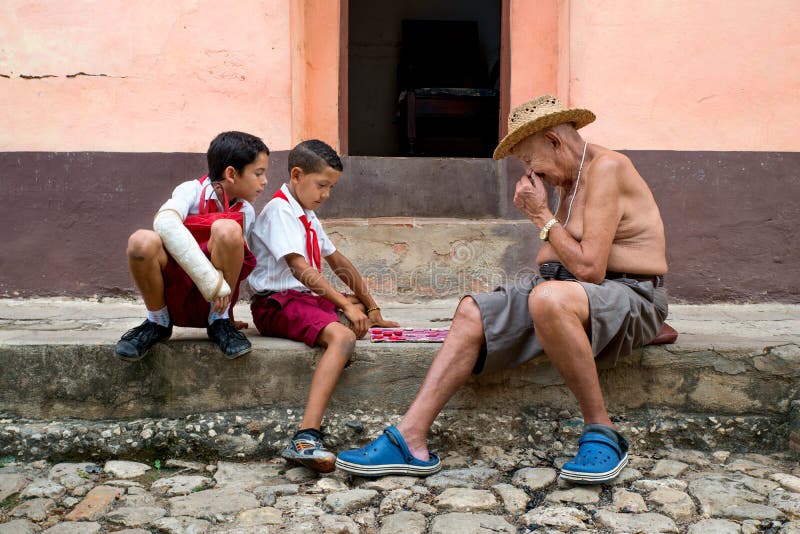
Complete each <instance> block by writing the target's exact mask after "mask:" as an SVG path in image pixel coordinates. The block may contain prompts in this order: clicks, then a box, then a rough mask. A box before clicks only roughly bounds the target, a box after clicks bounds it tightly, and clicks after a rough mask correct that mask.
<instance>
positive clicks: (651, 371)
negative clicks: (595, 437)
mask: <svg viewBox="0 0 800 534" xmlns="http://www.w3.org/2000/svg"><path fill="white" fill-rule="evenodd" d="M209 349H210V344H209V343H207V342H198V341H177V340H176V341H172V342H170V343H169V344H160V345H157V346H156V347H155V348H154V349H153V352H152V354H150V355H149V356H148V357H147V358H145V359H144V360H142V361H140V362H136V363H125V362H121V361H119V360H117V359H116V358H115V357H114V356H113V345H111V344H72V345H54V344H44V345H33V344H29V345H15V344H0V368H2V369H3V373H2V375H0V411H3V412H7V413H10V414H14V415H17V416H22V417H33V418H39V419H45V418H63V417H81V418H85V419H105V418H115V419H122V418H130V417H180V416H185V415H187V414H191V413H197V412H214V411H220V410H236V409H251V408H260V407H276V408H280V407H285V406H293V405H294V406H300V405H302V404H303V403H304V402H305V396H306V392H307V389H308V386H309V382H310V378H311V374H312V369H313V366H314V364H315V362H316V360H317V358H318V356H319V354H320V351H319V350H312V349H309V348H307V347H305V346H303V345H301V344H297V343H289V342H285V341H281V342H277V343H274V344H270V343H267V344H264V343H259V344H258V345H257V346H256V347H255V349H254V351H253V352H252V353H251V354H250V355H248V356H246V357H243V358H240V359H237V360H234V361H228V360H225V359H224V358H222V357H221V356H220V355H219V354H218V353H217V351H215V350H209ZM437 350H438V345H435V344H372V343H368V342H359V344H358V347H357V350H356V354H355V357H354V359H353V362H352V363H351V365H350V366H349V367H348V368H347V369H346V370H345V372H344V373H343V376H342V379H341V381H340V383H339V385H338V386H337V389H336V391H335V393H334V397H333V401H332V407H334V408H337V409H341V410H358V409H370V408H381V409H384V410H386V411H387V412H391V411H401V410H404V409H405V408H406V407H407V406H408V404H409V403H410V402H411V400H412V399H413V397H414V395H415V394H416V391H417V389H418V388H419V386H420V384H421V383H422V380H423V378H424V376H425V373H426V371H427V369H428V367H429V365H430V361H431V360H432V359H433V357H434V355H435V353H436V351H437ZM798 358H800V347H798V345H796V344H791V343H790V344H786V345H780V346H777V347H759V346H755V347H750V348H747V347H742V346H738V347H736V348H730V349H720V348H718V349H716V350H709V349H698V348H696V347H681V345H672V346H660V347H647V348H645V349H641V350H637V351H634V352H633V353H631V354H630V355H628V356H626V357H623V358H622V359H621V361H620V362H619V364H618V365H617V366H616V367H614V368H610V369H602V364H603V361H602V360H599V361H598V364H599V366H600V367H601V370H600V377H601V384H602V386H603V389H604V394H605V396H606V399H607V403H608V406H609V409H610V410H611V411H612V412H618V411H623V410H636V409H644V408H654V409H655V408H659V409H673V410H679V411H683V412H687V413H692V412H695V413H709V414H717V415H732V416H736V415H738V414H742V413H747V414H759V415H766V416H770V417H782V418H783V419H784V420H786V419H787V418H788V417H789V412H790V408H791V402H792V401H794V400H797V399H798V398H800V380H797V378H798V376H800V367H798V366H797V364H796V361H800V360H798ZM448 406H449V407H451V408H454V409H476V410H481V411H485V412H493V411H503V410H506V409H507V407H508V406H517V407H519V408H520V409H528V408H537V407H556V406H558V407H575V401H574V398H573V397H572V395H571V394H570V392H569V391H568V390H567V388H566V387H565V386H564V385H563V381H562V380H561V378H560V376H559V375H558V373H557V372H556V371H555V369H554V368H553V366H552V365H550V363H549V362H548V361H547V359H546V358H545V357H541V358H538V359H537V360H535V361H533V362H530V363H529V364H527V365H525V366H523V367H522V368H520V369H516V370H512V371H507V372H502V373H495V374H491V375H486V376H481V377H476V378H474V379H472V380H471V381H470V382H469V383H468V385H467V386H466V387H465V388H464V389H463V390H462V391H461V392H459V394H457V395H456V396H455V397H454V398H453V399H452V400H451V402H450V403H449V405H448Z"/></svg>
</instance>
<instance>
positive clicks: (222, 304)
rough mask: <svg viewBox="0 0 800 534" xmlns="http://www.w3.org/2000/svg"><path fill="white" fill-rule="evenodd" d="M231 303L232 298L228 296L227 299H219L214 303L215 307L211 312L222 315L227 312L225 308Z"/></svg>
mask: <svg viewBox="0 0 800 534" xmlns="http://www.w3.org/2000/svg"><path fill="white" fill-rule="evenodd" d="M230 303H231V296H230V295H228V296H227V297H217V298H215V299H214V301H213V307H212V308H211V311H213V312H215V313H222V312H224V311H225V308H227V307H228V304H230Z"/></svg>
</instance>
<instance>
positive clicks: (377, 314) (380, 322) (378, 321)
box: [369, 310, 400, 328]
mask: <svg viewBox="0 0 800 534" xmlns="http://www.w3.org/2000/svg"><path fill="white" fill-rule="evenodd" d="M369 325H370V326H379V327H381V328H397V327H398V326H400V323H398V322H397V321H387V320H386V319H384V318H383V316H382V315H381V311H380V310H375V311H372V312H370V314H369Z"/></svg>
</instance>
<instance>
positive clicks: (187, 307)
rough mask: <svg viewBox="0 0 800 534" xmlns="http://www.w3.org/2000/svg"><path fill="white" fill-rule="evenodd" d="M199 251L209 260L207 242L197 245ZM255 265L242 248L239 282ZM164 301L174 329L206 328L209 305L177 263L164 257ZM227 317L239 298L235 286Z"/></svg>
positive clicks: (171, 258) (231, 313) (250, 254)
mask: <svg viewBox="0 0 800 534" xmlns="http://www.w3.org/2000/svg"><path fill="white" fill-rule="evenodd" d="M198 244H199V245H200V250H202V251H203V254H205V255H206V257H207V258H209V259H211V254H209V252H208V242H207V241H206V242H203V243H198ZM255 266H256V257H255V256H254V255H253V253H252V252H250V249H249V248H247V245H245V246H244V262H243V263H242V272H240V273H239V282H241V281H242V280H244V279H245V278H247V275H249V274H250V273H251V272H252V271H253V269H254V268H255ZM162 274H163V276H164V298H165V300H166V302H167V309H168V310H169V316H170V318H171V319H172V322H173V323H174V324H175V326H191V327H196V328H205V327H206V326H208V312H209V311H210V306H211V305H210V304H209V303H208V302H207V301H206V299H205V297H203V294H202V293H200V290H199V289H198V288H197V286H196V285H194V281H193V280H192V279H191V278H189V275H188V274H186V271H184V270H183V269H182V268H181V266H180V265H178V262H176V261H175V259H174V258H173V257H172V256H170V255H169V254H167V266H166V267H164V271H163V273H162ZM232 289H233V294H232V295H231V307H230V317H231V319H233V305H234V304H236V301H237V300H238V299H239V284H238V283H237V284H236V287H234V288H232Z"/></svg>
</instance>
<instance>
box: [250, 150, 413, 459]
mask: <svg viewBox="0 0 800 534" xmlns="http://www.w3.org/2000/svg"><path fill="white" fill-rule="evenodd" d="M342 168H343V167H342V162H341V160H340V159H339V156H338V155H337V154H336V151H335V150H333V148H331V147H330V146H328V145H327V144H326V143H324V142H322V141H319V140H316V139H313V140H309V141H304V142H302V143H300V144H298V145H297V146H296V147H294V148H293V149H292V150H291V151H290V152H289V173H290V179H289V182H288V183H287V184H284V185H283V186H282V187H281V189H280V190H278V192H277V193H275V196H274V197H273V198H272V200H270V202H269V203H267V205H266V206H264V209H263V210H262V211H261V213H260V214H259V216H258V218H257V219H256V224H255V228H254V229H253V234H252V239H251V244H252V247H253V252H254V253H255V255H256V258H257V260H258V265H257V266H256V268H255V270H253V272H252V274H251V275H250V277H249V278H248V282H249V283H250V287H251V288H252V289H253V291H255V292H256V295H255V296H254V297H253V300H252V302H251V304H250V309H251V310H252V312H253V321H254V322H255V325H256V328H258V331H259V332H261V334H262V335H265V336H275V337H284V338H288V339H293V340H295V341H303V342H305V343H306V345H308V346H309V347H314V346H321V347H323V348H324V349H325V351H324V353H323V354H322V358H320V360H319V362H318V363H317V366H316V370H315V371H314V376H313V378H312V379H311V389H310V391H309V394H308V401H307V403H306V410H305V413H304V414H303V421H302V423H301V424H300V430H298V432H297V433H296V434H295V435H294V437H293V438H292V440H291V442H290V443H289V446H288V447H287V448H286V450H285V451H284V452H283V457H284V458H286V459H288V460H291V461H294V462H297V463H300V464H302V465H305V466H306V467H309V468H311V469H314V470H316V471H319V472H322V473H327V472H330V471H333V469H334V463H335V461H336V455H335V454H333V453H332V452H329V451H328V450H326V449H325V446H324V444H323V442H322V438H323V436H322V433H321V432H320V425H321V423H322V416H323V414H324V412H325V408H326V406H327V405H328V402H329V401H330V398H331V395H332V394H333V390H334V388H335V387H336V383H337V382H338V380H339V376H340V375H341V372H342V369H344V366H345V364H346V363H347V362H348V361H349V359H350V356H351V354H352V353H353V351H354V349H355V345H356V339H360V338H362V337H363V336H364V334H366V333H367V330H368V329H369V327H370V326H385V327H394V326H398V324H397V323H395V322H392V321H386V320H384V319H383V317H382V316H381V309H380V308H379V307H378V305H377V304H376V303H375V300H374V299H373V298H372V296H371V295H370V293H369V290H368V289H367V285H366V283H364V280H363V278H362V277H361V275H360V274H359V273H358V271H357V270H356V268H355V267H354V266H353V264H352V263H350V260H348V259H347V258H346V257H345V256H344V255H343V254H342V253H341V252H339V251H337V250H336V247H334V245H333V243H331V240H330V239H329V238H328V236H327V234H326V233H325V230H324V229H323V228H322V224H320V222H319V219H317V216H316V215H315V214H314V211H313V210H314V209H316V208H318V207H319V206H320V205H322V203H323V202H325V201H326V200H327V199H328V197H329V196H330V194H331V190H332V189H333V187H334V186H335V185H336V183H337V182H338V181H339V178H340V176H341V174H342ZM322 258H325V261H327V262H328V265H330V267H331V268H332V269H333V271H334V273H336V275H337V276H338V277H339V278H341V280H342V281H343V282H344V283H345V284H347V286H348V287H349V288H350V289H352V290H353V293H354V295H349V296H345V295H343V294H341V293H339V292H338V291H336V290H335V289H334V288H333V287H332V286H331V285H330V284H329V283H328V281H327V280H326V279H325V277H323V276H322V273H321V271H322V265H321V259H322ZM337 310H340V311H341V313H343V314H344V316H345V317H346V318H347V319H348V321H349V323H350V324H351V326H350V327H348V326H345V325H344V324H342V323H340V322H338V318H337Z"/></svg>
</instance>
